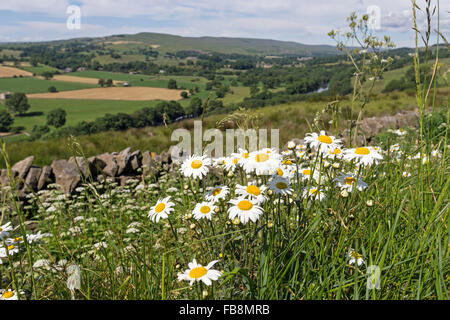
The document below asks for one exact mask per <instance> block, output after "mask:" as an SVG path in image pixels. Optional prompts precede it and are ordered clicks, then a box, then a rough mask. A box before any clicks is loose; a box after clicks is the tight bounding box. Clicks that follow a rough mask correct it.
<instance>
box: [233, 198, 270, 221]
mask: <svg viewBox="0 0 450 320" xmlns="http://www.w3.org/2000/svg"><path fill="white" fill-rule="evenodd" d="M229 203H230V204H232V205H233V206H232V207H230V208H229V209H228V217H229V218H230V220H233V219H234V218H239V220H240V221H241V222H242V223H243V224H246V223H247V222H248V221H252V222H256V221H257V220H258V219H259V217H260V216H261V215H262V214H263V212H264V211H263V209H262V208H261V207H260V206H259V205H257V203H256V201H255V200H250V199H244V198H239V199H232V200H230V202H229Z"/></svg>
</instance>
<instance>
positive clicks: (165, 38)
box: [97, 33, 337, 56]
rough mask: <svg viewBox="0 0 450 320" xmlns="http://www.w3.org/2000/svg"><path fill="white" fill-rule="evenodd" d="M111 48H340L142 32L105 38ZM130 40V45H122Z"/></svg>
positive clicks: (301, 51) (326, 51) (305, 51)
mask: <svg viewBox="0 0 450 320" xmlns="http://www.w3.org/2000/svg"><path fill="white" fill-rule="evenodd" d="M97 41H103V42H107V43H108V42H109V46H112V47H114V48H116V49H120V47H121V46H123V47H127V48H130V47H133V46H136V47H138V46H139V45H142V44H146V45H153V46H154V49H155V50H157V51H159V52H160V53H163V54H164V53H166V52H174V51H180V50H197V51H209V52H212V51H214V52H219V53H240V54H249V55H277V54H298V55H302V56H320V55H330V54H336V53H337V51H336V48H335V47H333V46H326V45H305V44H301V43H297V42H288V41H278V40H269V39H250V38H224V37H198V38H197V37H181V36H175V35H169V34H161V33H138V34H135V35H119V36H111V37H107V38H104V39H102V40H97ZM123 41H127V42H128V43H120V42H123Z"/></svg>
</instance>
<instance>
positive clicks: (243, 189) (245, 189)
mask: <svg viewBox="0 0 450 320" xmlns="http://www.w3.org/2000/svg"><path fill="white" fill-rule="evenodd" d="M266 190H267V186H265V185H261V186H258V185H257V184H256V183H254V182H248V184H247V186H241V185H240V184H237V185H236V190H235V192H236V195H239V196H240V197H242V198H247V199H251V200H254V201H255V203H256V204H261V203H263V202H265V201H266V200H267V198H266V196H265V195H264V193H265V191H266Z"/></svg>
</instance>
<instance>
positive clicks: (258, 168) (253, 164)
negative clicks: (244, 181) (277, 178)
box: [244, 148, 281, 175]
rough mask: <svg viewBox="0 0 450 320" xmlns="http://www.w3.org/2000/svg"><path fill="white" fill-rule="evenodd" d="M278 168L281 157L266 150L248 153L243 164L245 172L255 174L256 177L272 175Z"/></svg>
mask: <svg viewBox="0 0 450 320" xmlns="http://www.w3.org/2000/svg"><path fill="white" fill-rule="evenodd" d="M280 166H281V155H280V154H279V153H278V152H276V151H275V150H273V149H268V148H266V149H262V150H259V151H254V152H252V153H250V155H249V157H248V159H247V160H246V161H245V162H244V170H245V172H246V173H252V172H256V174H257V175H272V174H274V173H275V172H276V170H277V169H278V168H279V167H280Z"/></svg>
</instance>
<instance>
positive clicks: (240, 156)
mask: <svg viewBox="0 0 450 320" xmlns="http://www.w3.org/2000/svg"><path fill="white" fill-rule="evenodd" d="M231 157H232V158H233V159H234V161H236V163H235V164H237V165H240V166H241V167H243V166H244V164H245V162H247V160H248V158H249V157H250V153H249V152H248V151H247V150H245V149H242V148H239V149H238V153H232V154H231ZM236 159H237V160H236Z"/></svg>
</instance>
